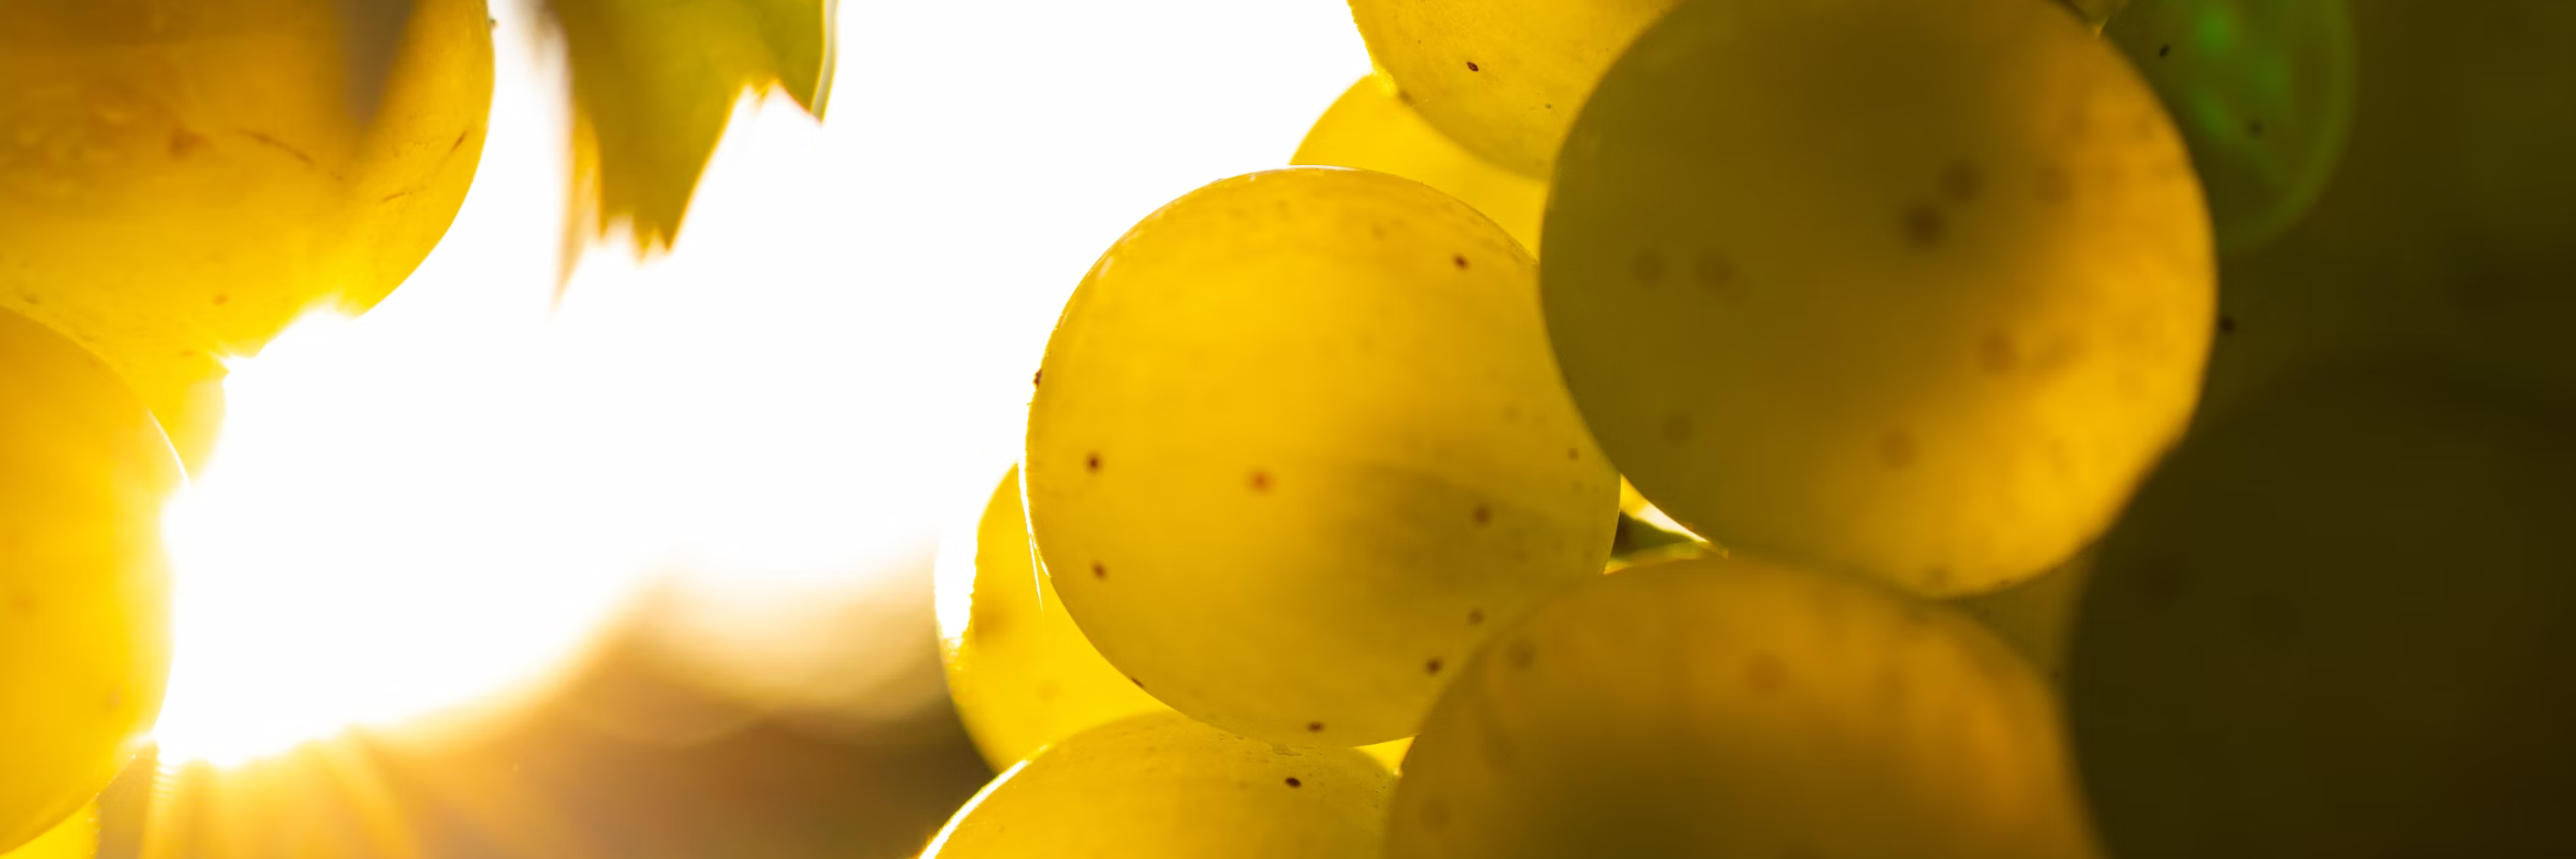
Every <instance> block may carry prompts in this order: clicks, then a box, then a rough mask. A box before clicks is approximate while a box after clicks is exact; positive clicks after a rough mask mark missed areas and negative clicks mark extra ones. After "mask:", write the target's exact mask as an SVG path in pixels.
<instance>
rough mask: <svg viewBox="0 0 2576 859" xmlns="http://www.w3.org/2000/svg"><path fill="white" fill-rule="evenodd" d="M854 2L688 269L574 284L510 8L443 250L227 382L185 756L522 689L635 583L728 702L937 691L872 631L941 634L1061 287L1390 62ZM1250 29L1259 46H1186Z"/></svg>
mask: <svg viewBox="0 0 2576 859" xmlns="http://www.w3.org/2000/svg"><path fill="white" fill-rule="evenodd" d="M839 9H840V14H841V17H842V20H841V26H840V33H841V37H842V39H843V42H842V45H841V51H840V56H841V58H842V59H841V60H840V65H839V74H838V76H837V82H836V83H835V84H834V86H833V92H834V96H833V101H834V104H833V107H832V110H833V113H832V116H831V121H830V122H828V123H823V124H819V125H818V124H817V123H816V122H815V121H814V120H813V119H812V118H811V117H809V116H806V115H805V114H804V113H802V112H801V111H799V110H797V109H795V108H794V107H793V106H792V105H790V104H789V103H788V102H786V100H785V99H784V97H783V96H772V97H771V98H770V99H769V100H767V101H762V100H760V99H758V98H746V99H744V100H743V101H742V103H741V104H739V105H738V106H737V108H736V110H735V112H734V114H733V118H732V126H731V129H730V130H729V131H728V133H727V135H726V137H725V139H724V141H723V143H722V144H721V145H720V146H719V147H718V148H717V150H716V153H715V157H714V160H713V162H712V163H711V164H710V165H709V166H708V169H707V171H706V173H705V175H704V177H703V180H702V182H701V185H700V186H699V192H698V195H697V197H696V199H695V201H694V202H693V203H692V205H691V207H690V211H689V214H688V220H687V222H686V223H685V224H684V226H683V228H682V232H681V234H680V236H679V239H678V242H677V244H676V245H675V246H674V248H673V249H672V251H671V253H670V254H669V255H668V256H664V257H660V258H657V259H654V260H652V261H650V262H644V263H639V262H637V261H636V260H635V259H633V257H632V256H631V255H629V254H627V253H624V252H622V251H619V250H605V251H599V252H594V253H591V254H590V255H588V256H587V257H585V258H583V259H582V260H580V261H579V265H578V266H577V267H576V268H575V270H574V272H573V275H572V277H571V279H570V282H569V284H568V286H567V287H566V288H565V289H564V291H563V292H562V293H561V300H560V301H558V300H557V295H558V294H557V286H558V285H559V284H558V282H557V277H558V275H559V273H560V272H562V271H563V270H564V267H563V262H564V261H563V259H562V257H561V252H562V237H563V223H564V221H563V216H564V189H565V188H566V187H568V186H569V184H570V183H569V180H568V169H567V162H568V156H567V154H566V151H565V144H564V141H565V139H566V138H565V135H566V133H567V131H568V126H569V122H568V120H567V110H566V104H565V100H566V99H565V87H564V85H563V77H562V75H563V68H562V62H561V57H560V53H559V48H557V47H556V46H554V45H553V43H552V42H550V41H549V40H548V39H546V38H545V37H544V35H543V34H544V32H545V31H544V28H543V27H542V26H541V25H540V23H539V21H540V16H539V15H538V13H537V12H536V10H535V8H534V5H533V4H532V3H530V2H525V0H497V2H495V3H494V4H493V11H494V15H495V18H496V29H495V31H494V34H495V39H496V47H497V49H498V50H497V56H496V60H497V66H496V75H495V87H494V93H493V105H492V117H491V125H490V131H489V138H488V142H487V144H486V147H485V150H484V154H483V160H482V164H481V167H480V169H479V171H478V172H477V174H476V177H475V182H474V187H473V190H472V192H471V193H470V194H469V195H468V196H467V198H466V201H465V204H464V208H463V210H462V211H461V212H459V213H458V215H457V218H456V220H455V223H454V226H452V227H451V228H450V229H449V231H448V233H447V234H446V237H445V238H444V240H443V241H442V242H441V243H440V245H439V247H438V249H437V250H436V251H435V252H434V253H432V254H431V255H430V257H429V258H428V260H427V261H425V262H423V263H422V265H421V267H420V269H419V270H418V271H417V272H415V273H414V274H413V275H412V277H411V278H410V279H409V280H408V281H406V282H405V283H404V285H403V286H402V288H401V289H399V290H397V291H396V292H395V293H394V294H393V295H392V296H391V297H390V298H388V299H386V300H385V301H384V302H383V303H382V304H381V305H379V306H377V307H376V308H374V309H372V310H370V311H368V312H367V313H366V314H365V315H364V316H363V317H361V318H358V319H355V320H350V319H346V318H344V317H340V316H335V315H331V314H328V313H324V314H318V315H314V316H309V317H307V318H306V319H305V320H303V321H301V322H299V323H298V324H297V325H295V326H294V327H293V328H291V329H290V330H288V331H287V332H286V333H285V334H284V335H282V336H281V337H279V338H278V339H277V340H276V341H274V342H272V343H271V344H269V345H268V346H267V347H266V348H265V349H264V350H263V351H262V352H261V353H260V354H259V355H258V356H257V357H256V358H251V359H245V360H240V361H238V362H236V363H235V364H234V369H233V372H232V375H231V377H230V378H229V379H228V380H227V382H226V385H225V390H226V394H227V398H228V400H229V409H228V414H227V416H226V419H225V425H224V429H223V433H222V436H221V439H220V440H219V442H218V444H217V447H216V451H215V453H214V455H213V457H212V459H211V463H210V464H209V465H207V466H206V467H205V469H204V470H203V471H202V472H201V473H199V474H197V475H196V476H195V477H196V480H195V486H194V491H193V494H192V495H191V497H189V498H187V499H185V500H184V501H182V502H180V503H178V504H177V505H175V506H174V508H173V510H172V514H171V518H170V522H169V538H170V544H171V550H172V555H173V557H172V561H173V580H174V611H175V626H176V636H177V637H176V642H175V643H176V648H177V653H176V658H175V660H174V664H173V666H172V676H171V680H170V691H169V697H168V701H167V704H166V705H165V707H164V710H163V713H162V718H161V721H160V724H159V727H158V728H157V729H156V736H157V737H158V739H159V741H160V742H161V744H162V758H163V760H164V761H167V762H174V763H175V762H183V761H188V760H198V759H203V760H211V761H215V762H217V763H223V762H233V761H242V760H246V759H249V758H254V757H258V756H261V755H263V754H266V753H271V752H276V751H281V750H284V749H287V748H289V747H292V746H293V745H295V744H297V743H300V742H303V741H307V740H315V739H323V738H327V737H329V736H331V735H334V734H336V733H338V732H340V731H342V730H343V729H345V728H346V727H348V726H351V725H388V724H396V723H407V722H410V721H413V720H416V719H419V718H421V717H423V716H425V715H431V714H437V713H440V712H444V711H449V710H452V709H454V708H458V707H460V706H470V705H474V704H477V703H479V702H483V701H488V700H491V699H492V698H493V696H495V695H498V694H503V693H507V692H508V691H510V690H511V689H513V688H514V687H528V688H534V687H535V686H537V685H541V684H543V683H544V682H545V681H546V680H548V679H549V678H550V677H551V676H553V675H555V674H557V673H559V672H560V671H561V670H563V669H565V668H567V667H568V666H570V665H572V664H574V663H575V662H577V660H578V659H579V657H580V656H581V654H582V652H583V649H584V648H585V647H586V646H587V645H589V644H591V643H593V642H594V641H596V640H598V639H599V637H600V635H601V632H602V627H603V624H606V623H608V622H609V621H611V620H613V619H615V618H617V617H620V616H621V615H620V612H621V611H622V610H623V609H624V608H625V607H627V606H629V605H630V604H634V603H635V602H636V599H637V597H638V595H639V594H642V595H646V596H647V597H649V598H650V599H651V600H653V602H652V603H651V604H652V605H658V606H664V607H667V606H670V605H678V606H681V607H682V608H683V609H684V610H682V611H676V612H672V614H673V615H674V617H671V618H665V619H664V620H663V623H664V624H665V625H666V626H668V627H670V629H668V630H666V631H664V632H663V633H661V634H662V635H663V636H664V637H665V638H668V639H670V640H672V641H675V642H679V644H676V645H674V647H675V648H678V649H682V650H685V651H687V652H685V653H682V654H679V655H680V656H681V657H682V659H683V660H684V661H693V662H696V663H699V664H697V665H695V666H693V667H695V668H697V669H698V670H700V671H702V672H704V673H706V674H708V675H709V676H713V677H718V678H721V679H723V680H724V681H725V682H726V683H727V684H731V685H732V686H737V687H740V688H738V689H729V690H728V691H729V692H731V693H734V694H738V695H742V696H747V697H762V698H772V699H779V700H790V701H791V703H795V702H810V701H827V702H836V703H835V706H845V705H846V706H848V707H853V708H858V709H868V708H893V707H899V706H936V705H937V702H938V700H939V696H940V695H941V694H943V693H942V690H940V689H937V688H935V687H936V682H935V680H936V675H935V672H934V673H933V674H932V675H931V676H932V681H933V682H931V683H930V685H929V686H928V687H924V688H909V687H906V688H894V687H888V686H884V685H883V684H886V683H891V682H893V681H891V680H887V679H885V678H888V677H895V676H898V675H902V674H903V672H902V671H900V670H898V669H899V668H900V665H899V664H897V662H896V661H895V660H897V659H899V658H911V657H900V656H896V655H882V656H880V655H878V654H896V653H898V652H900V651H903V647H902V646H903V645H906V644H908V643H914V642H917V643H920V644H923V645H925V646H926V645H927V643H928V642H929V641H930V640H931V637H932V636H933V635H934V634H935V633H934V632H933V631H932V629H931V628H930V627H931V624H930V623H929V622H928V618H929V615H930V606H929V604H928V603H929V602H930V584H929V581H928V575H927V567H928V566H929V564H928V558H929V556H930V552H931V547H932V545H933V543H934V541H935V540H936V539H937V536H938V534H939V532H940V530H941V529H942V527H944V526H948V525H949V524H950V521H949V520H950V518H951V516H952V514H953V513H955V512H958V511H965V510H980V509H981V503H982V501H983V499H984V498H985V497H986V496H987V495H988V494H989V493H990V492H991V491H992V481H993V480H994V479H995V478H996V477H998V476H999V474H1000V473H1001V470H1002V468H1003V466H1004V465H1005V464H1006V463H1008V462H1009V461H1010V460H1011V459H1012V458H1014V457H1015V455H1016V451H1017V448H1018V442H1019V438H1020V426H1021V423H1022V422H1023V421H1024V420H1025V412H1024V409H1025V404H1026V402H1027V398H1028V394H1029V387H1028V384H1029V374H1030V371H1031V370H1033V369H1034V368H1035V367H1036V365H1037V361H1038V357H1039V354H1040V352H1041V351H1042V349H1043V347H1044V345H1045V342H1046V335H1047V332H1048V330H1049V329H1050V327H1051V323H1052V322H1053V320H1054V319H1055V317H1056V314H1057V311H1058V309H1059V308H1060V307H1061V306H1062V304H1063V301H1064V298H1065V296H1066V295H1067V294H1069V293H1070V292H1071V291H1072V289H1073V286H1074V284H1075V283H1076V282H1077V281H1078V280H1080V278H1081V276H1082V273H1083V272H1084V271H1085V270H1086V269H1088V268H1089V267H1090V265H1091V263H1092V261H1093V260H1094V259H1095V258H1096V257H1097V256H1098V255H1099V253H1100V251H1101V249H1103V248H1105V247H1107V246H1108V244H1109V243H1110V242H1111V241H1112V240H1114V239H1115V238H1116V237H1117V236H1118V235H1119V234H1120V233H1121V232H1123V231H1125V230H1126V229H1127V227H1128V226H1129V225H1132V224H1133V223H1135V222H1136V220H1137V219H1139V218H1142V217H1144V216H1145V215H1146V214H1147V213H1149V212H1151V211H1153V209H1154V208H1155V207H1157V206H1159V205H1161V204H1162V203H1164V202H1165V201H1168V200H1170V199H1172V198H1173V197H1177V196H1179V195H1180V194H1182V193H1183V192H1186V191H1188V190H1189V189H1191V188H1194V187H1197V186H1199V185H1202V184H1205V183H1207V182H1209V181H1213V180H1215V179H1218V178H1222V177H1225V176H1230V175H1234V174H1238V173H1244V172H1249V171H1253V170H1260V169H1267V168H1272V167H1277V166H1280V165H1281V164H1283V163H1284V162H1285V161H1286V159H1287V157H1288V154H1289V153H1290V152H1292V151H1293V150H1294V149H1295V147H1296V144H1297V141H1298V140H1299V139H1300V138H1301V137H1302V136H1303V134H1304V132H1305V129H1306V127H1307V126H1308V125H1309V124H1311V123H1312V121H1313V119H1314V117H1315V116H1317V115H1318V114H1320V113H1321V112H1322V111H1323V109H1324V107H1325V106H1326V105H1327V104H1329V103H1331V101H1332V99H1333V97H1334V96H1336V95H1338V94H1339V93H1340V92H1341V91H1342V89H1343V88H1345V87H1347V86H1349V84H1350V82H1351V81H1352V80H1354V79H1356V78H1357V77H1358V76H1360V75H1361V74H1363V73H1365V72H1366V70H1367V68H1368V64H1367V58H1366V55H1365V52H1364V51H1363V49H1362V47H1361V45H1360V44H1359V40H1358V39H1357V37H1356V36H1355V35H1353V34H1352V33H1351V31H1350V20H1349V16H1348V13H1347V11H1344V10H1340V9H1339V8H1338V7H1336V6H1335V5H1334V4H1330V3H1324V4H1316V3H1313V2H1308V0H1266V2H1261V3H1251V2H1245V3H1214V4H1212V3H1205V2H1201V0H1132V2H1119V3H1112V4H1106V5H1090V6H1084V5H1065V4H1042V3H1028V4H1021V5H1020V6H1018V7H1017V8H1015V9H1014V10H1013V12H1012V13H1011V14H1010V15H1006V16H1003V19H1002V20H1006V21H1008V22H1010V26H1007V27H1000V28H996V26H995V25H994V20H995V19H994V18H993V17H992V10H990V9H988V8H985V7H979V6H954V5H942V4H927V5H925V4H891V5H887V4H840V6H839ZM1075 32H1080V33H1084V34H1087V35H1086V36H1085V37H1083V38H1072V39H1069V38H1067V37H1066V34H1067V33H1075ZM1244 32H1260V33H1264V34H1267V35H1269V36H1270V37H1271V38H1269V39H1263V40H1253V41H1249V42H1245V41H1238V40H1230V39H1206V38H1179V37H1176V36H1175V35H1174V34H1176V33H1201V34H1204V33H1244ZM961 46H971V49H970V48H966V47H961ZM961 51H966V52H969V53H972V54H975V55H985V54H990V55H994V56H1001V57H1008V58H1010V60H1011V61H1010V62H1008V63H959V62H957V59H958V57H959V56H960V55H961V54H960V52H961ZM924 69H938V70H940V72H939V74H938V76H937V77H936V78H935V80H931V79H925V78H924V76H923V74H922V70H924ZM1176 69H1189V70H1194V71H1192V72H1191V73H1188V74H1178V73H1176V72H1175V70H1176ZM1038 70H1043V73H1042V74H1040V73H1034V72H1036V71H1038ZM934 84H935V85H934ZM1040 132H1043V133H1040ZM614 244H615V240H612V241H611V246H612V247H613V246H614ZM916 616H917V618H916ZM907 618H915V620H908V619H907ZM916 620H917V621H918V622H917V623H916ZM907 624H910V625H907ZM854 630H855V631H857V632H859V633H870V634H874V635H876V636H877V639H869V638H868V637H867V636H866V635H858V634H854V633H853V631H854ZM835 635H838V636H841V637H840V638H838V639H835V638H832V636H835ZM916 685H917V684H916ZM791 699H792V700H791ZM905 702H914V703H909V704H907V703H905ZM799 705H800V706H802V705H803V704H801V703H800V704H799Z"/></svg>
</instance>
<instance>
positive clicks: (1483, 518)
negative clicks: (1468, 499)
mask: <svg viewBox="0 0 2576 859" xmlns="http://www.w3.org/2000/svg"><path fill="white" fill-rule="evenodd" d="M1467 515H1468V518H1471V519H1474V520H1476V524H1478V525H1483V524H1485V523H1488V522H1492V521H1494V511H1493V509H1492V508H1489V507H1486V506H1485V505H1482V504H1478V505H1476V509H1475V510H1474V511H1473V512H1470V513H1468V514H1467Z"/></svg>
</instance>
